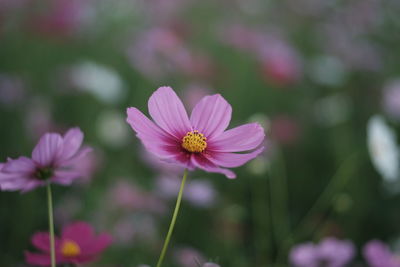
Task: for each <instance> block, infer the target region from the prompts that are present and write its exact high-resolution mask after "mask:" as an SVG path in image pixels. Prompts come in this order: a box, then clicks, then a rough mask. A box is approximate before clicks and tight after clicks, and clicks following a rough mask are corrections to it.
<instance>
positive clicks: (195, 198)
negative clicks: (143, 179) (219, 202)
mask: <svg viewBox="0 0 400 267" xmlns="http://www.w3.org/2000/svg"><path fill="white" fill-rule="evenodd" d="M179 187H180V179H179V178H178V176H166V175H163V176H159V177H158V178H157V180H156V192H157V193H158V194H161V196H162V197H165V198H174V197H175V196H176V195H177V194H178V192H179ZM216 195H217V193H216V191H215V189H214V187H213V185H212V184H211V183H210V182H209V181H206V180H191V181H188V182H187V183H186V191H185V192H184V194H183V199H184V200H186V201H188V202H189V203H191V204H192V205H194V206H197V207H205V208H206V207H210V206H211V205H213V204H214V203H215V200H216Z"/></svg>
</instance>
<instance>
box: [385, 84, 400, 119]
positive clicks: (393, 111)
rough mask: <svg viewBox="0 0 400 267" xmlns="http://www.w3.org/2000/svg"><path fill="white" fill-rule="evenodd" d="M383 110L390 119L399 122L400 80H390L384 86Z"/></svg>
mask: <svg viewBox="0 0 400 267" xmlns="http://www.w3.org/2000/svg"><path fill="white" fill-rule="evenodd" d="M383 108H384V109H385V111H386V112H387V113H388V114H389V115H390V116H391V117H392V118H394V119H397V120H400V79H396V80H392V81H390V82H389V83H387V84H386V85H385V87H384V89H383Z"/></svg>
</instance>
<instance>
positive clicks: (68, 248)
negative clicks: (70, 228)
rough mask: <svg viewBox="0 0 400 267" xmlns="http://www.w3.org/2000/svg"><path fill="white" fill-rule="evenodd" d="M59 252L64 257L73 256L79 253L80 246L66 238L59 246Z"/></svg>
mask: <svg viewBox="0 0 400 267" xmlns="http://www.w3.org/2000/svg"><path fill="white" fill-rule="evenodd" d="M61 253H62V255H63V256H64V257H75V256H78V255H79V254H81V248H80V247H79V245H78V244H77V243H76V242H75V241H72V240H66V241H64V242H63V244H62V246H61Z"/></svg>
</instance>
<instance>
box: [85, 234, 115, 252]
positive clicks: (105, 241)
mask: <svg viewBox="0 0 400 267" xmlns="http://www.w3.org/2000/svg"><path fill="white" fill-rule="evenodd" d="M111 242H112V237H111V235H109V234H105V233H103V234H100V235H99V236H97V237H95V238H93V240H92V241H91V242H90V246H87V247H86V248H82V249H84V250H85V254H90V255H94V254H98V253H101V252H102V251H103V250H105V249H106V248H107V247H108V246H109V245H110V244H111Z"/></svg>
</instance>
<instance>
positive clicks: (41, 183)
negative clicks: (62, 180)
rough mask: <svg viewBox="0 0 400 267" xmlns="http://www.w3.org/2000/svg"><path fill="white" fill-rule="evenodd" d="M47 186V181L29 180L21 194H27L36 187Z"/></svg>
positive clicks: (22, 188)
mask: <svg viewBox="0 0 400 267" xmlns="http://www.w3.org/2000/svg"><path fill="white" fill-rule="evenodd" d="M44 185H46V182H45V181H39V180H32V179H31V180H27V181H26V182H25V183H24V184H23V186H22V187H21V189H20V190H21V193H26V192H29V191H32V190H33V189H35V188H36V187H39V186H44Z"/></svg>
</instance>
